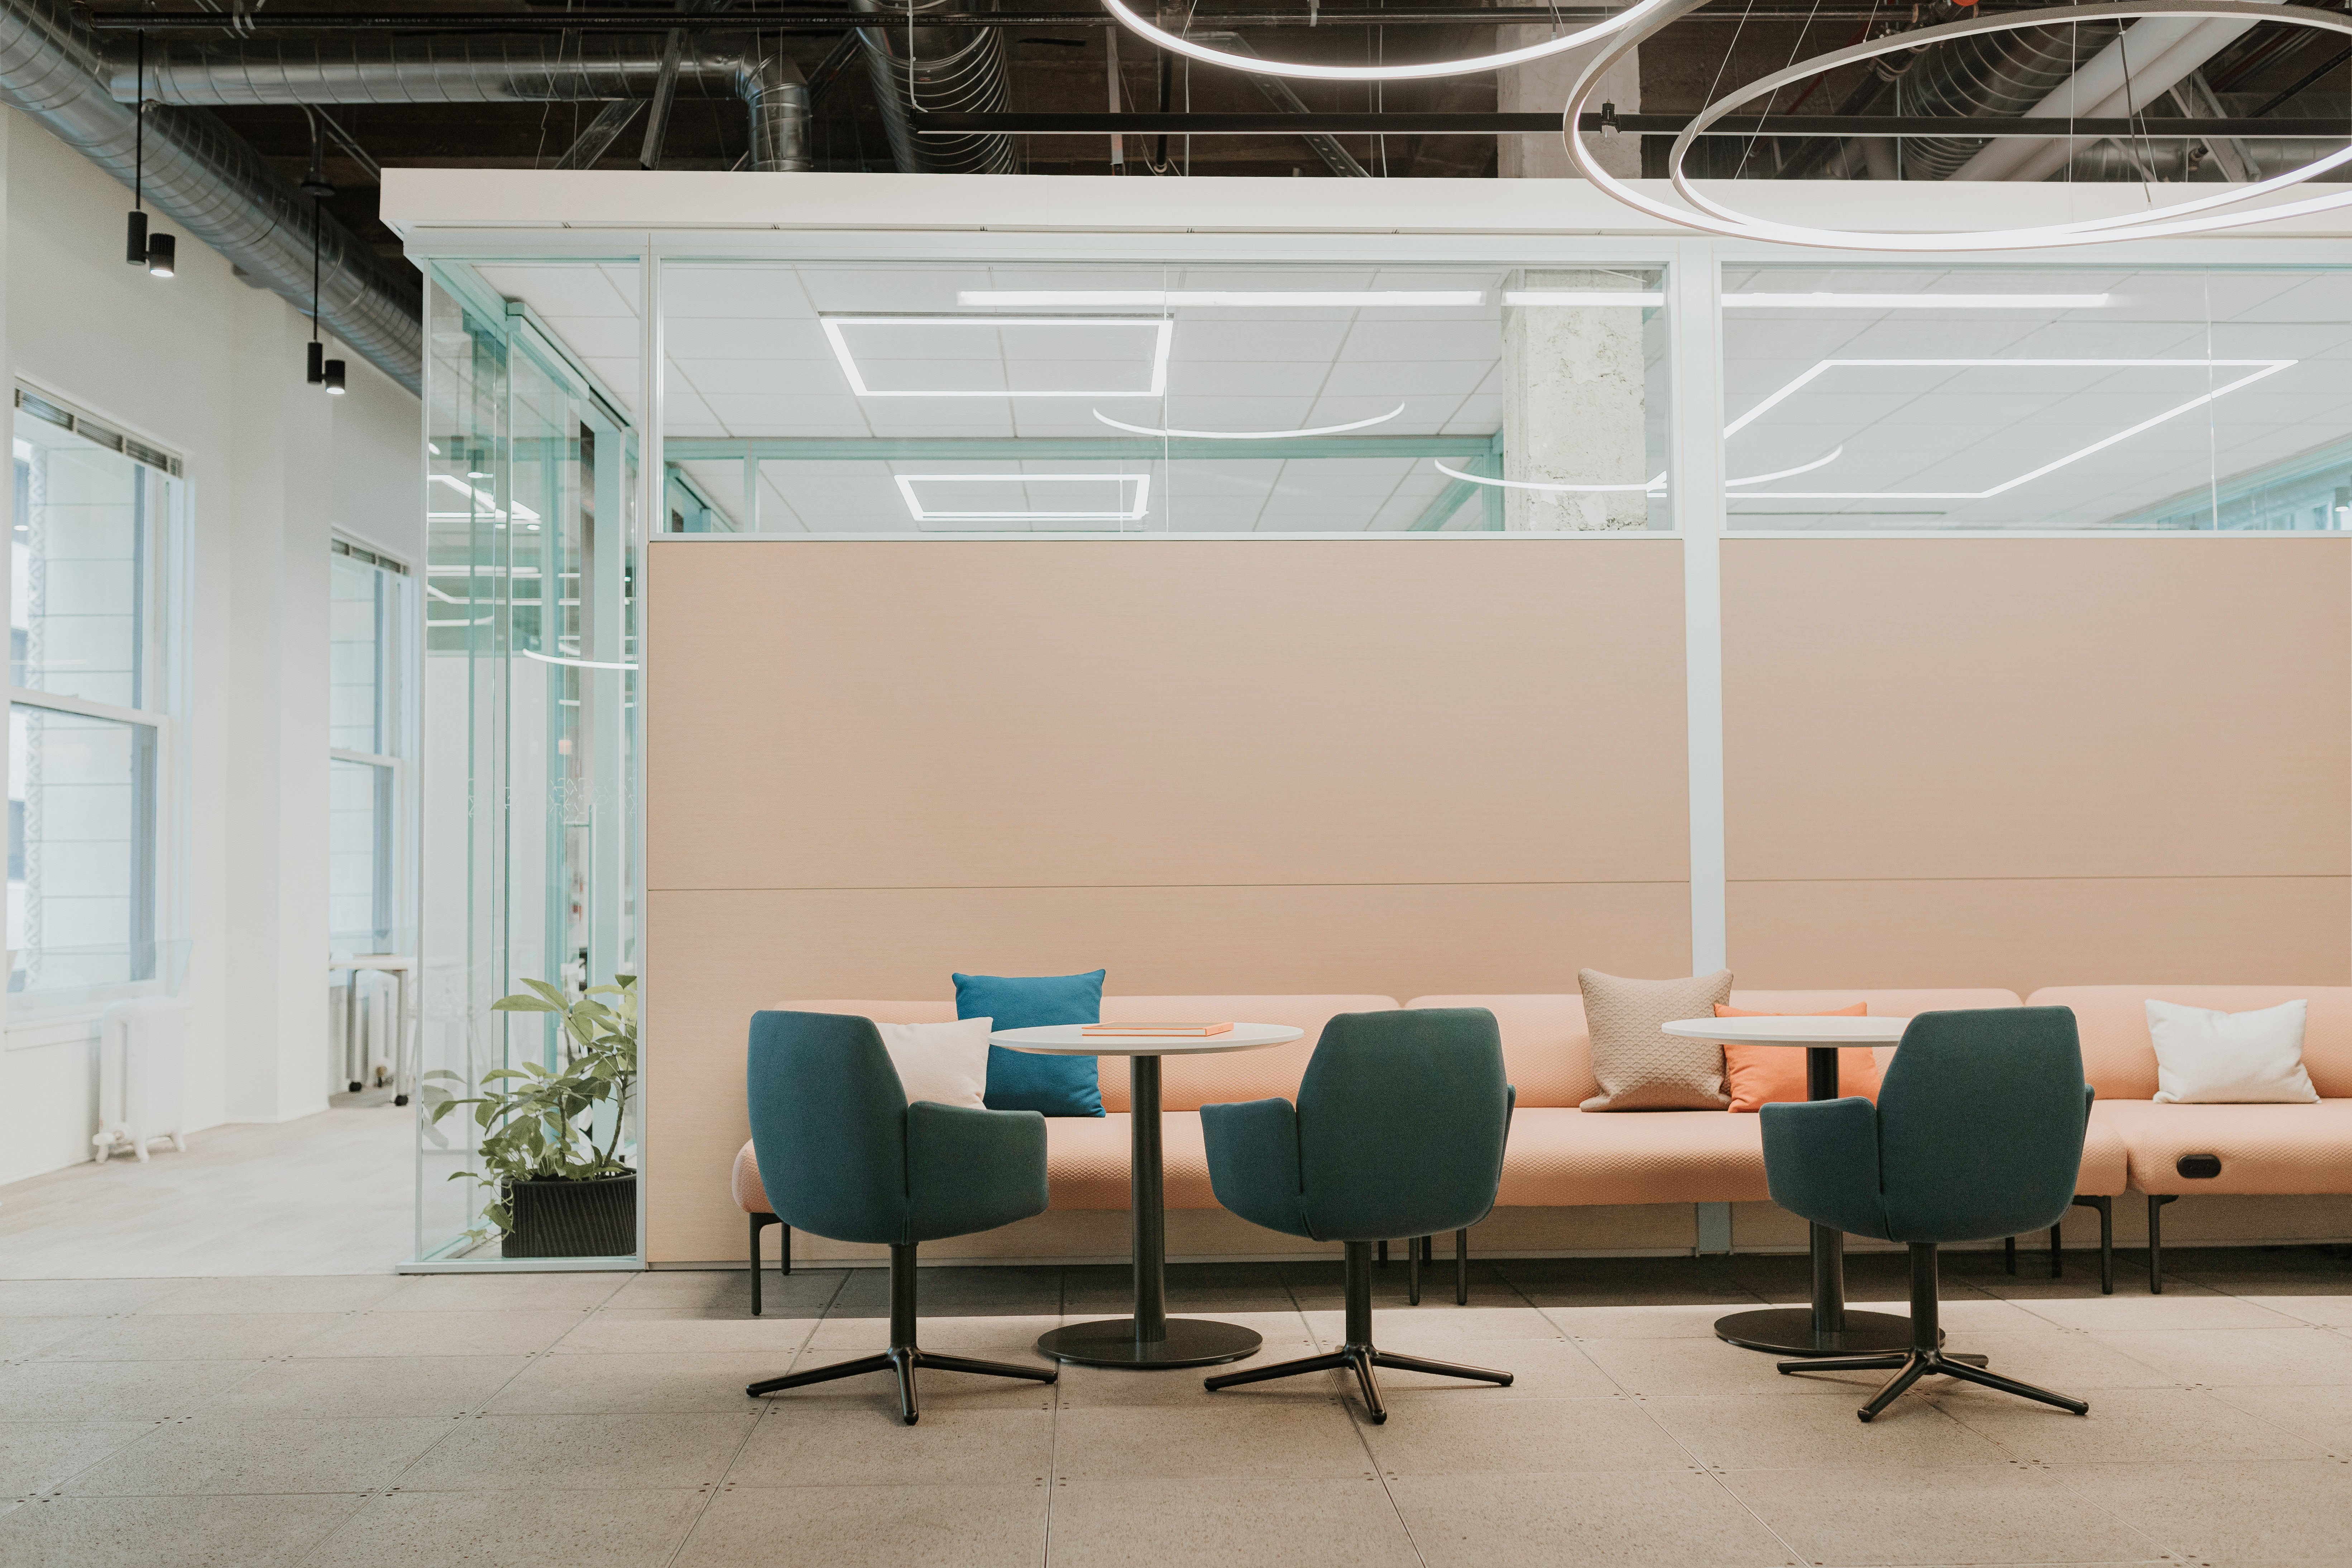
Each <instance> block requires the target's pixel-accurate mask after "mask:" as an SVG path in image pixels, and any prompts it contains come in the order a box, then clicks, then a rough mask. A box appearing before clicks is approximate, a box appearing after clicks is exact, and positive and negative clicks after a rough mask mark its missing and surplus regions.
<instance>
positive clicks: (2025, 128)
mask: <svg viewBox="0 0 2352 1568" xmlns="http://www.w3.org/2000/svg"><path fill="white" fill-rule="evenodd" d="M1692 118H1693V117H1692V116H1690V115H1687V114H1621V115H1619V116H1617V120H1616V125H1617V129H1618V130H1619V131H1621V132H1624V133H1625V134H1627V135H1634V136H1639V135H1649V136H1673V135H1679V134H1680V133H1681V132H1682V131H1683V129H1684V127H1685V126H1687V125H1688V124H1690V122H1691V120H1692ZM914 119H915V130H916V132H918V133H919V134H921V135H925V136H971V135H993V136H1112V135H1128V136H1281V135H1294V136H1295V135H1297V134H1300V133H1302V132H1322V133H1323V134H1325V135H1329V136H1498V135H1504V136H1507V135H1525V136H1532V135H1547V134H1549V135H1557V134H1558V133H1559V128H1560V126H1559V115H1558V114H1477V113H1470V114H1411V113H1402V112H1385V113H1384V112H1373V111H1367V112H1364V113H1354V114H917V115H916V116H915V117H914ZM1579 125H1580V128H1581V129H1583V130H1586V131H1599V130H1601V129H1602V126H1601V116H1600V115H1598V114H1587V115H1585V116H1583V117H1582V119H1581V120H1580V121H1579ZM1702 134H1704V135H1708V136H1956V137H1969V138H1975V137H1988V136H2032V137H2052V136H2114V137H2121V138H2133V137H2139V138H2146V139H2147V140H2151V141H2164V140H2168V139H2174V138H2179V137H2185V136H2194V137H2206V136H2215V137H2220V136H2234V137H2245V138H2269V137H2305V136H2310V137H2330V138H2334V139H2336V140H2339V141H2352V127H2347V125H2346V123H2345V121H2344V120H2343V119H2342V118H2341V117H2340V116H2339V117H2337V118H2336V119H2334V120H2187V119H2181V120H1993V119H1983V118H1969V117H1959V116H1952V115H1924V114H1848V115H1836V114H1767V115H1752V114H1750V115H1730V116H1727V117H1726V118H1724V119H1722V120H1719V121H1716V122H1715V124H1713V125H1712V126H1709V127H1708V128H1707V129H1706V131H1705V132H1702Z"/></svg>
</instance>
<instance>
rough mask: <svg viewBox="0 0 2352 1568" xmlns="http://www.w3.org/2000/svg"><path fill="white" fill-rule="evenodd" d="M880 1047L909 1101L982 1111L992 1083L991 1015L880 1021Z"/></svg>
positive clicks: (878, 1025) (878, 1026) (994, 1021)
mask: <svg viewBox="0 0 2352 1568" xmlns="http://www.w3.org/2000/svg"><path fill="white" fill-rule="evenodd" d="M995 1026H996V1020H995V1019H993V1018H959V1019H957V1020H956V1021H955V1022H954V1023H952V1024H881V1023H877V1024H876V1025H875V1028H877V1029H878V1030H880V1031H881V1034H882V1048H883V1049H884V1050H886V1051H888V1052H889V1053H890V1065H891V1066H892V1067H894V1068H898V1087H899V1088H901V1089H905V1090H906V1091H907V1103H908V1104H909V1105H912V1104H914V1103H915V1101H917V1100H937V1101H939V1102H940V1104H941V1105H969V1106H971V1108H972V1109H973V1110H982V1109H984V1107H983V1104H982V1100H981V1091H982V1090H983V1089H986V1088H987V1087H988V1032H989V1031H990V1030H991V1029H992V1028H994V1027H995Z"/></svg>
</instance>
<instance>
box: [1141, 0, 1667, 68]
mask: <svg viewBox="0 0 2352 1568" xmlns="http://www.w3.org/2000/svg"><path fill="white" fill-rule="evenodd" d="M1700 3H1701V4H1704V0H1700ZM1103 9H1105V10H1106V11H1108V12H1109V13H1110V14H1111V15H1112V16H1116V17H1118V22H1119V25H1120V26H1123V27H1125V28H1127V30H1128V31H1129V32H1131V33H1139V34H1140V35H1142V36H1143V37H1147V38H1149V39H1150V40H1151V41H1152V42H1153V43H1155V44H1157V45H1159V46H1160V47H1161V48H1163V49H1166V50H1168V51H1169V52H1171V54H1179V55H1183V56H1185V57H1187V58H1191V59H1196V60H1199V61H1201V62H1202V63H1203V64H1206V65H1213V66H1223V67H1224V68H1227V69H1228V70H1237V71H1243V72H1245V73H1247V74H1248V75H1251V76H1287V77H1298V78H1302V79H1306V80H1308V81H1423V80H1426V79H1429V78H1432V77H1446V76H1475V74H1477V73H1478V72H1480V71H1491V70H1501V69H1502V68H1505V67H1506V66H1515V65H1519V64H1521V63H1523V62H1525V61H1528V60H1539V59H1542V58H1544V57H1545V56H1547V55H1557V54H1564V53H1566V52H1567V51H1568V50H1570V49H1576V48H1584V47H1589V46H1591V45H1593V44H1597V43H1599V42H1600V41H1601V39H1603V38H1605V37H1609V36H1610V35H1612V34H1613V33H1618V32H1622V31H1623V30H1624V29H1625V28H1626V27H1628V26H1632V25H1633V19H1634V14H1635V13H1636V12H1639V11H1640V10H1641V9H1642V7H1641V6H1639V5H1636V6H1634V7H1633V10H1631V11H1621V12H1619V13H1618V14H1617V15H1616V16H1612V17H1610V18H1609V19H1608V20H1606V21H1602V22H1595V23H1593V24H1592V25H1591V26H1589V27H1586V28H1584V29H1582V30H1581V31H1580V32H1574V33H1570V34H1569V35H1567V36H1566V37H1558V38H1547V39H1545V40H1544V41H1543V42H1542V43H1540V44H1529V45H1528V47H1525V48H1523V49H1505V50H1503V51H1502V52H1500V53H1499V54H1492V55H1477V56H1474V57H1472V58H1469V59H1462V60H1431V61H1428V62H1427V63H1425V64H1423V65H1411V66H1324V65H1309V64H1307V63H1306V62H1304V61H1300V60H1276V59H1268V58H1265V57H1264V56H1262V55H1254V54H1252V55H1235V54H1228V53H1227V52H1225V51H1224V50H1223V49H1213V48H1210V47H1207V46H1206V45H1204V44H1196V43H1194V42H1192V40H1191V39H1190V38H1182V37H1177V35H1175V34H1174V33H1171V32H1168V31H1166V30H1165V29H1163V28H1160V27H1155V26H1152V25H1151V24H1150V23H1149V22H1147V21H1145V20H1144V19H1143V18H1142V17H1140V16H1137V15H1136V14H1135V13H1134V12H1132V11H1130V10H1129V9H1128V8H1127V7H1126V6H1125V5H1121V4H1120V3H1119V0H1103Z"/></svg>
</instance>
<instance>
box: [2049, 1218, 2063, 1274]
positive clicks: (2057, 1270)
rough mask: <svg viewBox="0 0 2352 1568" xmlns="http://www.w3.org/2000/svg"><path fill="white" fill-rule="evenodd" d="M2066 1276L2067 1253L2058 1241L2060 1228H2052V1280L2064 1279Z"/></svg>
mask: <svg viewBox="0 0 2352 1568" xmlns="http://www.w3.org/2000/svg"><path fill="white" fill-rule="evenodd" d="M2065 1274H2066V1252H2065V1248H2064V1247H2063V1246H2062V1245H2061V1244H2060V1242H2059V1239H2058V1226H2054V1225H2053V1226H2051V1227H2050V1278H2052V1279H2063V1278H2065Z"/></svg>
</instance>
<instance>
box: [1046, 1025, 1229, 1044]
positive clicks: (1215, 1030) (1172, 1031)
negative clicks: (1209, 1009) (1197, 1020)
mask: <svg viewBox="0 0 2352 1568" xmlns="http://www.w3.org/2000/svg"><path fill="white" fill-rule="evenodd" d="M1233 1032H1234V1026H1232V1025H1231V1024H1088V1025H1087V1026H1085V1027H1083V1028H1081V1029H1080V1030H1079V1031H1078V1033H1080V1034H1081V1035H1166V1036H1169V1037H1173V1038H1180V1039H1195V1040H1199V1039H1206V1038H1208V1037H1210V1036H1211V1035H1230V1034H1232V1033H1233Z"/></svg>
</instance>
